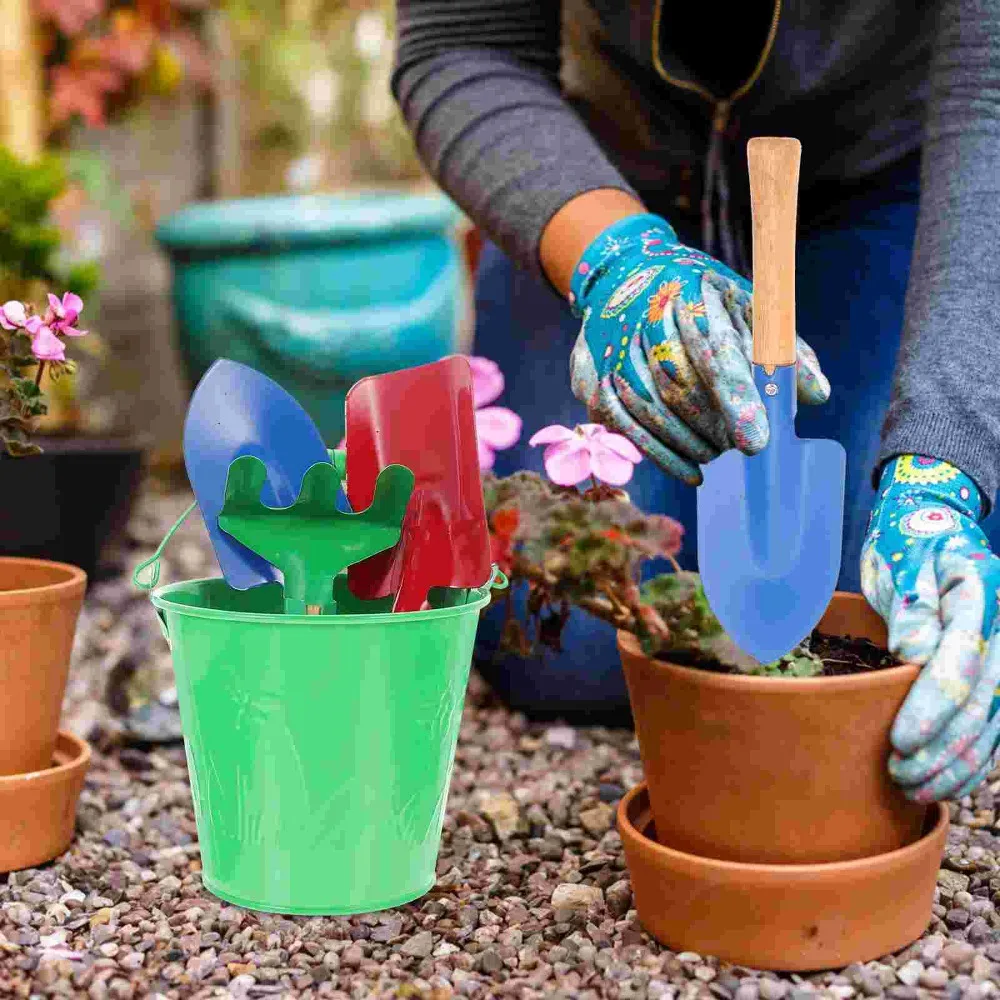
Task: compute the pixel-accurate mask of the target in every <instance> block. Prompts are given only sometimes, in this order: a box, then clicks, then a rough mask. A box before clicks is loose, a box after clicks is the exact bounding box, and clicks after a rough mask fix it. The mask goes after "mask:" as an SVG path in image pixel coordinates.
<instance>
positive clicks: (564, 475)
mask: <svg viewBox="0 0 1000 1000" xmlns="http://www.w3.org/2000/svg"><path fill="white" fill-rule="evenodd" d="M528 444H530V445H532V447H534V446H535V445H539V444H544V445H548V447H547V448H546V449H545V454H544V461H545V471H546V472H547V473H548V475H549V479H551V480H552V482H554V483H556V484H558V485H559V486H576V485H577V483H581V482H583V480H584V479H586V478H587V477H588V476H593V477H594V478H596V479H600V480H601V481H602V482H604V483H607V484H608V485H609V486H623V485H624V484H625V483H627V482H628V481H629V480H630V479H631V478H632V473H633V472H634V471H635V466H636V465H637V464H638V463H639V462H641V461H642V454H641V453H640V451H639V449H638V448H636V446H635V445H634V444H632V442H631V441H629V439H628V438H626V437H622V435H621V434H612V433H611V431H609V430H607V429H606V428H604V427H602V426H601V425H600V424H581V425H580V426H578V427H577V428H576V430H572V431H571V430H570V429H569V428H568V427H563V426H562V425H560V424H552V425H550V426H549V427H543V428H542V429H541V430H540V431H539V432H538V433H537V434H535V435H534V436H533V437H532V439H531V440H530V441H529V442H528Z"/></svg>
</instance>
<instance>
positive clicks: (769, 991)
mask: <svg viewBox="0 0 1000 1000" xmlns="http://www.w3.org/2000/svg"><path fill="white" fill-rule="evenodd" d="M757 991H758V992H759V993H760V997H761V1000H783V997H784V996H785V994H786V993H787V992H788V983H786V982H784V981H783V980H781V979H762V980H761V981H760V983H758V985H757Z"/></svg>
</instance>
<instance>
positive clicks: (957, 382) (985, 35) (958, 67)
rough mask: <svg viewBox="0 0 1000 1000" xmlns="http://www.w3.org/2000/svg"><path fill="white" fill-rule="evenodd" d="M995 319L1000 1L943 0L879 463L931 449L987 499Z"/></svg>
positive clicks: (994, 443)
mask: <svg viewBox="0 0 1000 1000" xmlns="http://www.w3.org/2000/svg"><path fill="white" fill-rule="evenodd" d="M998 325H1000V0H946V2H943V3H942V4H941V8H940V14H939V21H938V33H937V41H936V50H935V53H934V58H933V62H932V67H931V77H930V97H929V107H928V117H927V124H926V132H925V142H924V151H923V177H922V189H921V198H920V216H919V221H918V225H917V235H916V242H915V246H914V253H913V263H912V267H911V270H910V279H909V285H908V289H907V300H906V318H905V323H904V330H903V341H902V347H901V350H900V354H899V362H898V365H897V370H896V377H895V384H894V389H893V396H892V402H891V404H890V407H889V412H888V416H887V418H886V423H885V428H884V432H883V445H882V451H881V455H880V461H879V468H881V466H882V464H883V463H884V462H886V461H887V460H888V459H890V458H892V457H893V456H896V455H905V454H911V453H912V454H918V455H932V456H934V457H935V458H938V459H942V460H944V461H947V462H949V463H951V464H952V465H953V466H956V467H957V468H959V469H961V470H962V471H963V472H965V473H966V474H967V475H969V476H970V477H971V478H972V479H973V480H974V481H975V482H976V483H977V485H978V486H979V489H980V491H981V493H982V497H983V500H984V502H985V504H986V506H987V509H989V508H990V507H991V506H992V504H993V501H994V496H995V494H996V492H997V488H998V486H1000V330H998ZM863 363H864V360H863V359H862V358H859V359H858V364H859V365H860V364H863ZM878 475H879V470H876V472H875V476H876V481H877V477H878Z"/></svg>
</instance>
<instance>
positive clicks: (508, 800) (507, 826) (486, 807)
mask: <svg viewBox="0 0 1000 1000" xmlns="http://www.w3.org/2000/svg"><path fill="white" fill-rule="evenodd" d="M479 811H480V812H481V813H482V814H483V815H484V816H485V817H486V818H487V819H488V820H489V821H490V823H491V824H492V825H493V829H494V830H495V831H496V835H497V838H498V839H499V840H500V841H505V840H509V839H510V838H511V837H512V836H513V835H514V834H515V833H516V832H517V829H518V826H519V824H520V820H521V812H520V809H519V807H518V804H517V800H516V799H515V798H514V797H513V796H512V795H508V794H507V793H506V792H500V793H490V794H488V795H486V796H485V797H484V798H483V801H482V803H481V804H480V806H479Z"/></svg>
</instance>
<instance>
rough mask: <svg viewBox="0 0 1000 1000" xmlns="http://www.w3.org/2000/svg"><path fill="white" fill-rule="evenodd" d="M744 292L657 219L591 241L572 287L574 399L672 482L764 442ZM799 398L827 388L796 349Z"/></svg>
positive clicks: (809, 398) (744, 284) (697, 477)
mask: <svg viewBox="0 0 1000 1000" xmlns="http://www.w3.org/2000/svg"><path fill="white" fill-rule="evenodd" d="M750 301H751V285H750V282H749V281H747V280H746V279H745V278H743V277H740V276H739V275H737V274H736V273H734V272H733V271H731V270H730V269H729V268H728V267H726V266H725V264H722V263H720V262H719V261H717V260H715V259H713V258H712V257H710V256H708V255H707V254H705V253H702V252H701V251H699V250H692V249H691V248H689V247H686V246H683V245H682V244H681V243H679V242H678V240H677V236H676V234H675V233H674V231H673V229H672V228H671V227H670V225H669V224H668V223H667V222H665V221H664V220H663V219H661V218H658V217H657V216H655V215H645V214H640V215H632V216H628V217H627V218H625V219H623V220H621V221H620V222H617V223H614V224H613V225H611V226H610V227H609V228H607V229H606V230H605V231H604V232H603V233H601V234H600V235H599V236H598V237H597V238H596V239H595V240H594V241H593V242H592V243H591V244H590V246H589V248H588V249H587V250H586V251H585V252H584V254H583V256H582V258H581V259H580V262H579V264H578V265H577V266H576V268H575V270H574V272H573V276H572V279H571V286H570V302H571V303H572V305H573V309H574V311H575V312H576V313H577V314H578V315H579V316H580V317H581V319H582V321H583V326H582V329H581V332H580V336H579V339H578V340H577V343H576V347H575V348H574V351H573V356H572V360H571V371H572V384H573V393H574V395H575V396H576V397H577V399H579V400H580V401H581V402H582V403H584V404H586V406H587V411H588V413H589V416H590V419H591V420H594V421H596V422H598V423H602V424H604V425H605V426H607V427H609V428H611V429H613V430H615V431H618V432H619V433H620V434H624V435H625V436H626V437H627V438H629V439H630V440H631V441H632V442H633V443H634V444H635V445H636V446H637V447H638V448H639V449H640V450H641V451H643V452H645V453H646V454H647V455H648V456H649V457H650V458H651V459H652V460H653V461H654V462H656V463H657V464H658V465H659V466H660V467H661V468H663V469H664V470H665V471H666V472H668V473H669V474H671V475H674V476H677V477H678V478H680V479H683V480H685V481H686V482H688V483H692V484H695V485H696V484H698V483H700V482H701V478H702V477H701V470H700V469H699V468H698V466H699V464H704V463H705V462H710V461H711V460H712V459H713V458H715V457H716V455H718V454H720V453H721V452H723V451H725V450H727V449H728V448H732V447H735V448H738V449H739V450H740V451H742V452H745V453H746V454H748V455H753V454H756V453H757V452H759V451H760V450H761V449H762V448H763V447H764V446H765V445H766V444H767V440H768V427H767V418H766V416H765V414H764V408H763V406H762V405H761V400H760V395H759V394H758V392H757V388H756V386H755V385H754V382H753V377H752V374H751V367H750V358H751V350H752V345H751V334H750V321H751V317H750ZM798 392H799V400H800V401H801V402H804V403H824V402H826V400H827V399H828V398H829V396H830V386H829V383H828V382H827V380H826V378H825V377H824V376H823V373H822V372H821V371H820V368H819V362H818V361H817V360H816V355H815V354H814V353H813V351H812V349H811V348H810V347H809V345H808V344H806V343H805V342H804V341H803V340H802V339H801V338H799V341H798Z"/></svg>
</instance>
